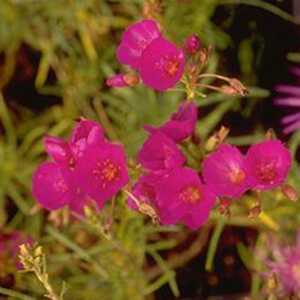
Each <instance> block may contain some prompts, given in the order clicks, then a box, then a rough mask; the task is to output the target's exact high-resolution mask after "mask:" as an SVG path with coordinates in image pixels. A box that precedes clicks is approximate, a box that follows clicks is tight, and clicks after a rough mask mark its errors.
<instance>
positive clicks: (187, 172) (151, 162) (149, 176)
mask: <svg viewBox="0 0 300 300" xmlns="http://www.w3.org/2000/svg"><path fill="white" fill-rule="evenodd" d="M196 121H197V106H196V105H195V103H194V102H190V101H186V102H183V103H182V104H181V106H180V107H179V110H178V112H177V113H175V114H173V115H172V116H171V119H170V120H169V121H167V122H166V123H165V124H164V125H162V126H160V127H158V128H153V127H150V126H146V129H147V130H148V131H149V133H150V136H149V138H148V139H147V140H146V142H145V143H144V145H143V146H142V148H141V150H140V152H139V154H138V161H139V163H140V164H141V165H142V166H143V168H144V169H145V171H146V173H145V174H144V175H142V176H141V177H140V178H139V180H138V181H137V182H136V184H135V185H134V187H133V190H132V195H131V196H130V197H129V199H128V204H129V206H130V207H131V208H132V209H139V206H140V205H141V204H147V205H149V206H150V207H152V208H153V209H154V210H155V212H156V214H157V216H158V219H159V220H160V223H161V224H165V225H169V224H177V223H183V224H185V225H186V226H188V227H189V228H191V229H197V228H199V227H200V226H201V225H202V224H203V223H204V222H205V221H206V219H207V218H208V215H209V212H210V210H211V209H212V207H213V206H214V203H215V195H214V193H213V192H212V191H211V189H210V188H209V187H208V186H207V185H206V184H204V183H203V182H202V180H201V178H200V176H199V175H198V173H197V172H196V171H195V170H193V169H191V168H188V167H186V166H184V163H185V157H184V155H183V153H182V152H181V151H180V149H179V147H178V145H177V144H176V143H179V142H181V141H182V140H184V139H185V138H187V137H188V136H191V135H192V134H193V131H194V128H195V125H196Z"/></svg>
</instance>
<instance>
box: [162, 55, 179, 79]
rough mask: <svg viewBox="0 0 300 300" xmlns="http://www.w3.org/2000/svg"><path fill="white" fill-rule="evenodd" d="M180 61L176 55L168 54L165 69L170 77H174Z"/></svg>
mask: <svg viewBox="0 0 300 300" xmlns="http://www.w3.org/2000/svg"><path fill="white" fill-rule="evenodd" d="M179 66H180V63H179V61H178V59H177V57H176V56H172V57H170V56H166V57H165V62H164V71H165V74H166V75H167V76H168V77H174V76H175V75H176V73H177V71H178V69H179Z"/></svg>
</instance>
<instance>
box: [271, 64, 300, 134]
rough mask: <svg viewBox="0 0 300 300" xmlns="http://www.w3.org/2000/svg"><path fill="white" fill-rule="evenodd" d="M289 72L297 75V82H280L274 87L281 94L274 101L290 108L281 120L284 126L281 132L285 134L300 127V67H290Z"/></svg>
mask: <svg viewBox="0 0 300 300" xmlns="http://www.w3.org/2000/svg"><path fill="white" fill-rule="evenodd" d="M291 72H292V73H293V74H294V75H296V76H297V79H298V82H297V84H294V85H288V84H280V85H278V86H276V87H275V90H276V92H279V93H281V94H282V95H280V96H278V97H276V98H275V100H274V103H275V104H276V105H279V106H283V107H286V108H290V109H291V110H292V112H291V113H290V114H289V115H287V116H285V117H283V118H282V120H281V123H282V124H283V126H284V129H283V132H284V133H285V134H289V133H291V132H293V131H296V130H298V129H299V128H300V85H299V78H300V68H299V67H294V68H291Z"/></svg>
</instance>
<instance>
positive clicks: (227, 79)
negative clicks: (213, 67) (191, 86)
mask: <svg viewBox="0 0 300 300" xmlns="http://www.w3.org/2000/svg"><path fill="white" fill-rule="evenodd" d="M198 78H199V79H202V78H217V79H221V80H224V81H227V82H229V81H230V79H229V78H228V77H225V76H222V75H218V74H211V73H205V74H201V75H199V77H198Z"/></svg>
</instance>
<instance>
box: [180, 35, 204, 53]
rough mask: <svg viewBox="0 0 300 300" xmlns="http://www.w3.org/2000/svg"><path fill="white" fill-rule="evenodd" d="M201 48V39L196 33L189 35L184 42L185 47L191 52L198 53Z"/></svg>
mask: <svg viewBox="0 0 300 300" xmlns="http://www.w3.org/2000/svg"><path fill="white" fill-rule="evenodd" d="M200 48H201V41H200V39H199V37H198V36H197V35H196V34H192V35H190V36H188V37H187V38H186V40H185V43H184V49H185V50H186V52H187V53H189V54H195V53H197V52H198V51H199V50H200Z"/></svg>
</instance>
